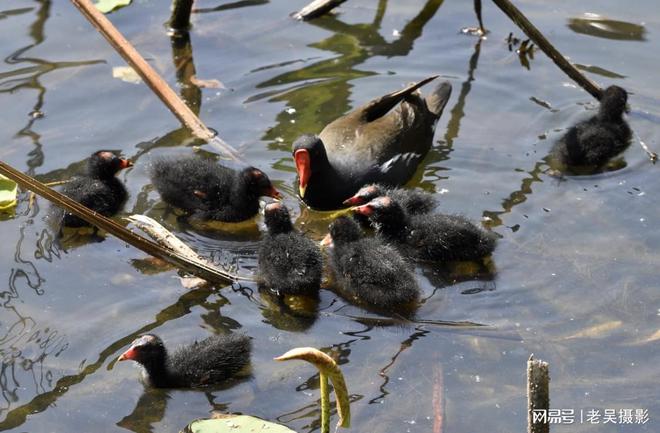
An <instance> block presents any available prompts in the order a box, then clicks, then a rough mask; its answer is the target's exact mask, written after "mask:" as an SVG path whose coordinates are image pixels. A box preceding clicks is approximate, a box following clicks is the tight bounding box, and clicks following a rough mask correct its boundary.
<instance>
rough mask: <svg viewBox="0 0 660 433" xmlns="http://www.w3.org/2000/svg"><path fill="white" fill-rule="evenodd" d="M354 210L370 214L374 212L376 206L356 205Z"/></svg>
mask: <svg viewBox="0 0 660 433" xmlns="http://www.w3.org/2000/svg"><path fill="white" fill-rule="evenodd" d="M352 211H353V212H355V213H357V214H360V215H364V216H369V215H371V214H373V213H374V208H373V206H371V205H368V204H365V205H363V206H357V207H354V208H353V209H352Z"/></svg>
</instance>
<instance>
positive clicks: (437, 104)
mask: <svg viewBox="0 0 660 433" xmlns="http://www.w3.org/2000/svg"><path fill="white" fill-rule="evenodd" d="M450 96H451V84H450V83H449V81H443V82H442V83H440V84H438V85H437V86H436V87H435V89H433V92H431V93H430V94H429V95H428V96H427V97H426V105H427V106H428V108H429V111H430V112H431V113H433V114H435V115H436V117H437V118H438V119H439V118H440V116H442V111H443V110H444V109H445V106H446V105H447V101H449V97H450Z"/></svg>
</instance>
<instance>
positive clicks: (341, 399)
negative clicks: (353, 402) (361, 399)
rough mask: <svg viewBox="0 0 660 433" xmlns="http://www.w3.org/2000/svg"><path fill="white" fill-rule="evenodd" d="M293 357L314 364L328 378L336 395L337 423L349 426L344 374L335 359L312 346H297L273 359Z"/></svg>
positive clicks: (282, 359)
mask: <svg viewBox="0 0 660 433" xmlns="http://www.w3.org/2000/svg"><path fill="white" fill-rule="evenodd" d="M293 359H298V360H301V361H307V362H309V363H310V364H314V366H315V367H316V368H317V369H318V370H319V372H321V374H324V375H326V376H327V377H329V378H330V380H331V381H332V386H333V388H334V389H335V394H336V396H337V397H336V400H337V415H339V421H338V422H337V425H338V426H339V427H344V428H348V427H350V425H351V408H350V404H349V400H348V388H347V387H346V381H345V380H344V375H343V374H342V372H341V370H340V369H339V366H338V365H337V363H336V362H335V360H334V359H332V358H331V357H329V356H328V355H326V354H325V353H323V352H321V351H320V350H318V349H315V348H313V347H297V348H295V349H291V350H289V351H288V352H286V353H285V354H283V355H280V356H278V357H277V358H275V361H290V360H293Z"/></svg>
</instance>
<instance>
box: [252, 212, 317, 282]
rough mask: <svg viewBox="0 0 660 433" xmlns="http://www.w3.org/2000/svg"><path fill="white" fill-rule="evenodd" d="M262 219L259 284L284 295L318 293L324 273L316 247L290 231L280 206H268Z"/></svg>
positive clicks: (295, 231) (300, 235) (288, 221)
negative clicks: (265, 229)
mask: <svg viewBox="0 0 660 433" xmlns="http://www.w3.org/2000/svg"><path fill="white" fill-rule="evenodd" d="M264 217H265V218H264V219H265V222H266V227H267V228H268V233H267V234H266V235H265V236H264V239H263V241H262V243H261V246H260V247H259V277H260V280H262V281H263V283H264V285H265V286H267V287H269V288H270V289H272V290H274V291H276V292H278V293H280V294H284V295H300V294H314V293H316V292H318V289H319V286H320V285H321V275H322V272H323V260H322V258H321V251H320V250H319V247H318V245H317V244H316V243H314V242H312V241H311V240H310V239H307V238H306V237H305V236H303V235H302V234H301V233H300V232H298V231H297V230H295V229H294V228H293V224H291V218H290V217H289V211H288V210H287V208H286V207H284V206H283V205H282V204H281V203H270V204H268V205H267V206H266V209H265V211H264Z"/></svg>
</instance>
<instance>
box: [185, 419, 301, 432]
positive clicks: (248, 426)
mask: <svg viewBox="0 0 660 433" xmlns="http://www.w3.org/2000/svg"><path fill="white" fill-rule="evenodd" d="M180 433H296V432H295V431H293V430H291V429H290V428H288V427H285V426H283V425H281V424H275V423H272V422H269V421H265V420H263V419H261V418H256V417H253V416H248V415H227V416H226V417H222V418H213V419H198V420H195V421H193V422H191V423H190V424H188V426H187V427H186V428H184V429H183V430H181V432H180Z"/></svg>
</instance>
